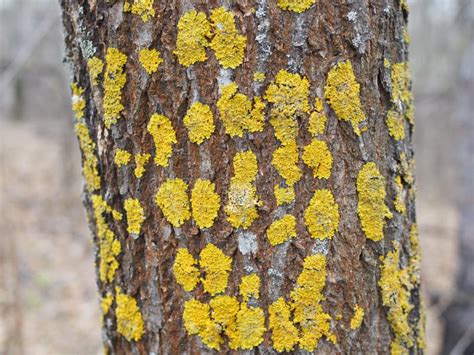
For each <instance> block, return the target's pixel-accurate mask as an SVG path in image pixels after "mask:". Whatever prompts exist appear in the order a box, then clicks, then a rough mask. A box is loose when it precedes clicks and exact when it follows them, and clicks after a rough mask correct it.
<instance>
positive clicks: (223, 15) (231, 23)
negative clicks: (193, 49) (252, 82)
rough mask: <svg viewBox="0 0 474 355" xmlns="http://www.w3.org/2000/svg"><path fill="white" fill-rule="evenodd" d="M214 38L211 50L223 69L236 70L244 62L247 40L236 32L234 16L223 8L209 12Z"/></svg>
mask: <svg viewBox="0 0 474 355" xmlns="http://www.w3.org/2000/svg"><path fill="white" fill-rule="evenodd" d="M211 23H212V27H213V31H214V37H213V38H212V41H211V44H210V46H211V48H212V49H213V50H214V53H215V55H216V58H217V60H218V61H219V63H220V64H221V65H222V66H223V67H224V68H232V69H235V68H237V67H238V66H239V65H240V64H242V62H243V60H244V52H245V47H246V43H247V38H246V37H245V36H242V35H241V34H239V32H238V31H237V27H236V26H235V20H234V14H233V13H232V12H231V11H227V10H226V9H225V8H223V7H219V8H217V9H214V10H212V11H211Z"/></svg>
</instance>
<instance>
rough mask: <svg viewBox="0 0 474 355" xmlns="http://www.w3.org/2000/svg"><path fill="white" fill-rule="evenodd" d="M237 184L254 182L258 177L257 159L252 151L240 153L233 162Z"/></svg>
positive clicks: (234, 178) (234, 177)
mask: <svg viewBox="0 0 474 355" xmlns="http://www.w3.org/2000/svg"><path fill="white" fill-rule="evenodd" d="M233 166H234V176H233V177H232V181H235V182H252V181H254V180H255V178H256V177H257V171H258V166H257V157H256V156H255V154H254V153H253V152H252V151H251V150H247V151H245V152H239V153H237V154H236V155H235V156H234V160H233Z"/></svg>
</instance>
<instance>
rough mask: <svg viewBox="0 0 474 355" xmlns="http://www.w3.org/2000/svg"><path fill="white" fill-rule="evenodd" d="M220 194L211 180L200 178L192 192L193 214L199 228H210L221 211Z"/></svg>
mask: <svg viewBox="0 0 474 355" xmlns="http://www.w3.org/2000/svg"><path fill="white" fill-rule="evenodd" d="M220 203H221V198H220V196H219V195H218V194H217V193H216V187H215V185H214V184H213V183H212V182H210V181H209V180H202V179H198V180H197V181H196V183H195V184H194V187H193V190H192V192H191V208H192V215H193V218H194V220H195V221H196V224H197V225H198V226H199V228H210V227H212V225H213V224H214V220H215V219H216V217H217V213H218V212H219V207H220Z"/></svg>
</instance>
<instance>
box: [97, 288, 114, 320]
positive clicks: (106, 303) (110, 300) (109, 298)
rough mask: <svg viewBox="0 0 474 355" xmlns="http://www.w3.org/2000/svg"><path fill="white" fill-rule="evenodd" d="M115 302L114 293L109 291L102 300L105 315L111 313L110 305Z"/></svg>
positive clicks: (101, 304) (101, 305)
mask: <svg viewBox="0 0 474 355" xmlns="http://www.w3.org/2000/svg"><path fill="white" fill-rule="evenodd" d="M113 302H114V295H113V294H111V293H107V295H105V297H104V298H102V299H101V300H100V308H101V309H102V314H103V315H105V314H107V313H109V310H110V306H112V303H113Z"/></svg>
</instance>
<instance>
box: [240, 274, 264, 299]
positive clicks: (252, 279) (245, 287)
mask: <svg viewBox="0 0 474 355" xmlns="http://www.w3.org/2000/svg"><path fill="white" fill-rule="evenodd" d="M239 290H240V294H241V295H242V298H243V301H244V302H247V301H248V300H249V298H250V297H252V298H255V299H258V298H259V297H260V277H258V275H257V274H251V275H247V276H244V277H242V280H240V287H239Z"/></svg>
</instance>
